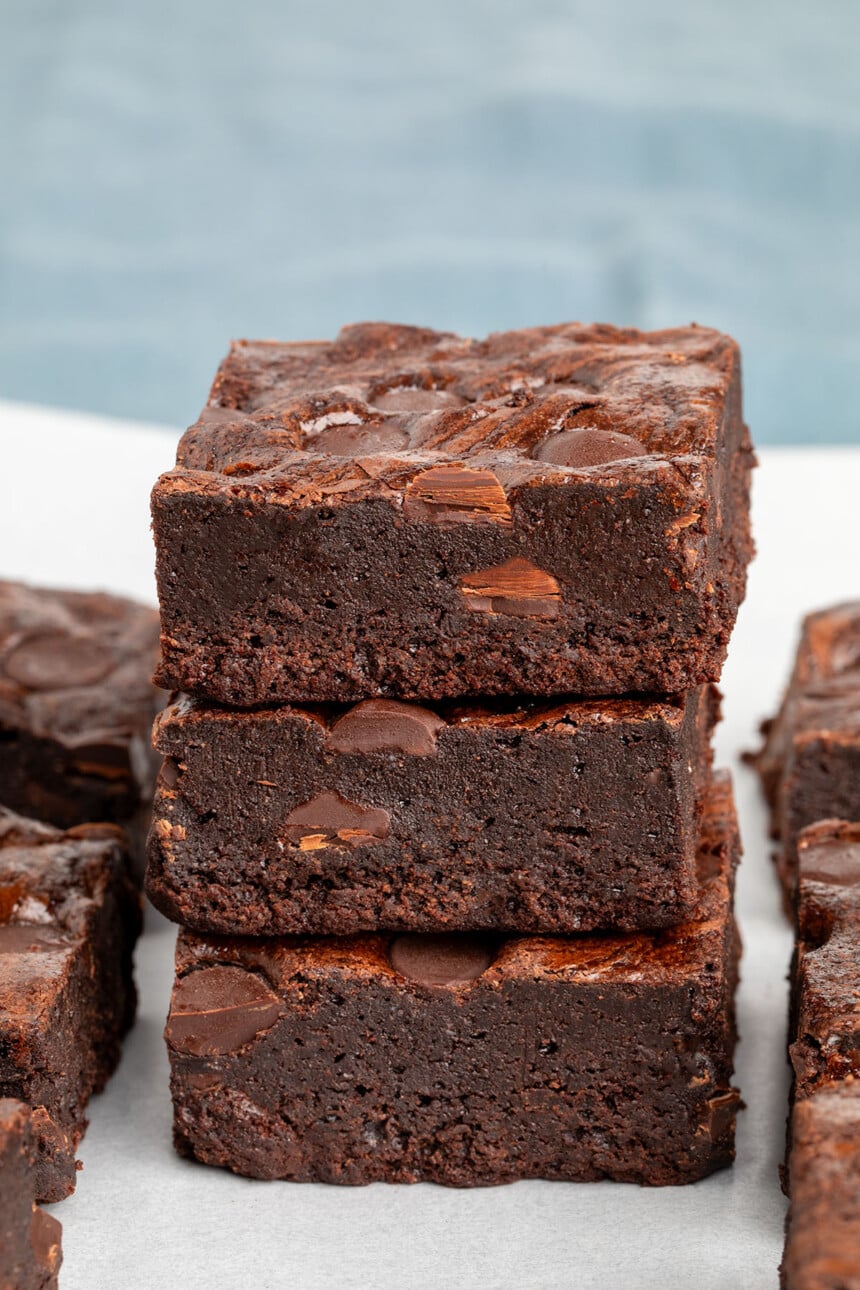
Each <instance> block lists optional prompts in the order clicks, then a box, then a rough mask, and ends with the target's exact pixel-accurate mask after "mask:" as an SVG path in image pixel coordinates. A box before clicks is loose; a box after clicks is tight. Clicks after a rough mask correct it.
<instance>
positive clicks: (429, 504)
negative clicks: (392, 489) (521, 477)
mask: <svg viewBox="0 0 860 1290" xmlns="http://www.w3.org/2000/svg"><path fill="white" fill-rule="evenodd" d="M403 513H404V514H405V516H406V518H407V519H409V520H423V521H425V522H426V523H430V524H451V523H457V522H466V523H478V524H481V523H483V524H487V523H489V524H502V525H509V524H510V523H511V508H510V506H509V505H508V499H507V498H506V497H505V490H504V489H503V488H502V486H501V484H500V483H499V481H498V479H497V478H496V476H495V475H494V474H493V472H492V471H491V470H471V469H470V468H469V467H468V466H458V465H450V466H431V468H430V469H429V470H425V471H422V473H421V474H420V475H416V476H415V478H414V479H413V480H412V481H411V482H410V483H409V485H408V487H407V489H406V495H405V497H404V501H403Z"/></svg>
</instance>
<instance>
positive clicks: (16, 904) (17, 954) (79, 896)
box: [0, 808, 141, 1200]
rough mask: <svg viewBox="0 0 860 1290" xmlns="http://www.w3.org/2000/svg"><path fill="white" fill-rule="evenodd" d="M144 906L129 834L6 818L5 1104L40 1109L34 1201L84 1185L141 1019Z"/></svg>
mask: <svg viewBox="0 0 860 1290" xmlns="http://www.w3.org/2000/svg"><path fill="white" fill-rule="evenodd" d="M140 921H141V919H140V898H139V896H138V894H137V891H136V890H135V887H134V885H133V883H132V881H131V878H130V876H129V872H128V858H127V855H126V850H125V841H124V837H123V834H122V831H121V830H120V829H119V828H118V827H117V826H116V825H111V824H79V825H76V826H75V827H74V828H72V829H69V830H67V831H65V832H63V831H62V830H60V829H56V828H54V827H53V826H51V825H46V824H40V823H36V822H35V821H33V820H25V819H23V818H22V817H20V816H17V815H15V814H13V812H11V811H8V810H6V809H5V808H0V1097H13V1098H20V1099H21V1101H23V1102H27V1103H28V1104H29V1105H30V1106H31V1107H32V1108H33V1119H34V1128H35V1130H36V1137H37V1142H38V1149H39V1161H38V1165H37V1188H36V1194H37V1198H38V1199H39V1200H59V1199H61V1198H62V1197H63V1196H66V1195H68V1194H69V1192H71V1191H72V1190H73V1188H74V1185H75V1150H76V1147H77V1144H78V1141H79V1140H80V1138H81V1135H82V1134H83V1132H84V1129H85V1127H86V1116H85V1111H86V1105H87V1102H88V1100H89V1098H90V1096H91V1094H93V1093H97V1092H98V1091H99V1090H100V1089H101V1088H103V1086H104V1084H105V1082H106V1080H107V1078H108V1076H109V1075H110V1074H111V1072H112V1071H113V1069H114V1067H115V1066H116V1063H117V1061H118V1060H119V1055H120V1040H121V1038H122V1036H123V1034H124V1033H125V1031H126V1030H127V1029H128V1027H129V1026H130V1025H131V1022H132V1020H133V1018H134V1010H135V1003H136V995H135V989H134V982H133V980H132V951H133V948H134V942H135V940H136V939H137V935H138V932H139V930H140Z"/></svg>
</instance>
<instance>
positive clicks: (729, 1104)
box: [705, 1089, 741, 1143]
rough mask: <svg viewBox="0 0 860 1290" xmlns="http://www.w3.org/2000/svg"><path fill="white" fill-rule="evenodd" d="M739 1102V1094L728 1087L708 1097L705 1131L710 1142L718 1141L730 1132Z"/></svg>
mask: <svg viewBox="0 0 860 1290" xmlns="http://www.w3.org/2000/svg"><path fill="white" fill-rule="evenodd" d="M740 1104H741V1098H740V1094H739V1093H738V1092H737V1091H736V1090H735V1089H728V1090H727V1091H726V1092H725V1093H717V1094H716V1095H715V1096H714V1097H710V1098H708V1101H707V1103H706V1105H707V1108H708V1124H707V1127H706V1130H705V1131H706V1133H707V1134H708V1137H709V1138H710V1139H711V1141H712V1142H717V1143H718V1142H720V1141H722V1140H723V1139H724V1138H725V1137H726V1136H727V1135H728V1134H730V1133H731V1132H732V1130H733V1128H734V1123H735V1120H736V1118H737V1113H738V1108H739V1107H740Z"/></svg>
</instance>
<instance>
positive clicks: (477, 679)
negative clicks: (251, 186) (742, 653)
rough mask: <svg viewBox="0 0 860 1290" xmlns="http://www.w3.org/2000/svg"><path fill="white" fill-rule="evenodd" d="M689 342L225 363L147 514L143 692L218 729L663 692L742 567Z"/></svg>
mask: <svg viewBox="0 0 860 1290" xmlns="http://www.w3.org/2000/svg"><path fill="white" fill-rule="evenodd" d="M751 466H752V453H751V447H750V443H749V437H748V433H747V431H746V428H745V426H744V424H743V419H742V415H741V407H740V359H739V354H738V350H737V346H736V345H735V343H734V342H733V341H731V340H730V339H729V338H728V337H724V336H721V335H720V334H719V333H716V332H711V331H707V330H706V329H699V328H687V329H681V330H679V331H674V332H661V333H636V332H626V331H619V330H616V329H613V328H604V327H582V326H580V325H570V326H562V327H557V328H537V329H532V330H527V331H523V332H512V333H506V334H504V335H499V336H493V337H490V338H488V339H487V340H486V341H469V340H463V339H461V338H458V337H452V336H448V335H441V334H437V333H432V332H427V331H423V330H421V329H416V328H399V327H392V326H388V325H385V324H378V325H360V326H358V327H355V328H347V329H346V330H345V331H344V332H342V333H341V335H340V337H339V338H338V339H337V340H336V341H334V342H331V343H324V342H320V343H317V344H313V345H310V346H308V345H298V346H289V345H279V344H275V343H259V342H238V343H237V344H236V345H234V347H233V349H232V350H231V353H230V355H229V356H228V358H227V359H226V360H225V362H224V364H223V365H222V368H221V370H220V372H219V374H218V376H217V378H216V381H215V384H214V386H213V391H212V395H211V399H210V403H209V405H208V407H207V408H206V409H205V411H204V414H203V415H202V417H201V419H200V421H199V422H198V423H197V424H196V425H195V426H193V427H192V428H191V429H190V430H189V431H188V432H187V434H186V435H185V436H184V438H183V440H182V442H181V444H180V447H179V451H178V455H177V466H176V469H175V470H173V471H171V472H170V473H168V474H167V475H164V476H163V477H162V478H161V479H160V480H159V481H158V483H157V484H156V487H155V490H154V492H153V521H154V531H155V536H156V547H157V552H158V582H159V596H160V601H161V608H162V627H163V632H162V650H163V658H162V664H161V668H160V671H159V677H160V680H161V683H162V684H164V685H166V686H169V687H172V688H179V689H187V690H189V691H192V692H194V693H197V694H203V695H206V696H207V697H210V698H212V699H214V700H215V701H216V702H222V703H235V704H239V705H243V706H251V705H254V704H257V703H265V702H281V701H296V702H316V701H331V700H334V701H351V700H357V699H361V698H368V697H374V696H376V697H380V696H388V697H395V698H396V697H399V698H417V699H422V698H423V699H429V698H435V699H440V698H445V697H455V696H458V695H463V694H469V693H473V694H481V693H505V692H507V693H532V694H556V693H564V692H567V693H577V694H583V695H585V694H591V695H594V694H623V693H631V692H669V691H677V690H681V689H686V688H689V687H690V686H691V685H695V684H699V683H701V682H703V681H707V680H715V679H717V677H718V674H719V670H720V666H721V663H722V659H723V657H724V654H725V646H726V644H727V641H728V636H729V634H730V631H731V627H732V625H733V622H734V617H735V614H736V611H737V606H738V604H739V603H740V600H741V598H742V596H743V591H744V585H745V574H746V565H747V562H748V560H749V558H750V556H751V551H752V547H751V541H750V535H749V513H748V511H749V505H748V503H749V498H748V493H749V475H750V469H751Z"/></svg>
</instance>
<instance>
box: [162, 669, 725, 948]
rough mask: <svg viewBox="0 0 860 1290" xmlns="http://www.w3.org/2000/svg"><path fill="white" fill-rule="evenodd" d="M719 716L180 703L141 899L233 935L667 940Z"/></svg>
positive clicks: (683, 700) (688, 701)
mask: <svg viewBox="0 0 860 1290" xmlns="http://www.w3.org/2000/svg"><path fill="white" fill-rule="evenodd" d="M716 707H717V699H716V695H715V694H714V692H713V691H711V690H709V689H707V688H703V689H700V690H692V691H689V692H688V693H687V694H686V695H682V696H680V697H678V698H663V699H661V698H651V699H604V700H593V701H578V702H564V703H557V704H555V705H551V704H547V703H543V704H540V703H530V702H528V701H526V700H517V701H514V702H511V701H508V702H507V703H505V704H502V703H500V702H499V703H496V704H495V705H486V704H485V705H483V706H482V705H479V704H475V703H473V704H471V705H470V706H468V707H450V706H440V707H439V709H438V711H431V710H430V709H429V708H426V707H418V706H416V705H412V704H406V703H395V702H393V701H391V700H378V699H371V700H367V701H365V702H363V703H359V704H358V705H357V706H355V707H353V708H350V709H348V710H347V711H346V712H343V711H342V710H341V709H340V708H335V709H331V708H329V709H325V710H323V709H315V710H309V709H298V708H278V709H265V710H260V711H256V712H243V711H236V710H227V709H223V708H217V707H214V706H212V705H209V704H206V703H201V702H198V701H196V700H191V699H187V698H183V699H181V700H180V701H179V702H178V703H176V704H174V705H172V706H171V707H169V708H168V709H167V710H166V711H165V712H164V713H163V714H162V715H161V716H160V717H159V719H158V722H157V724H156V731H155V741H156V744H157V746H158V747H159V749H160V750H161V751H162V752H163V753H164V754H165V756H166V759H167V760H166V762H165V767H164V772H163V774H162V776H161V780H160V783H159V787H158V791H157V798H156V808H155V813H154V826H153V831H152V835H151V839H150V847H149V856H150V862H149V871H148V875H147V889H148V892H149V895H150V896H151V898H152V900H153V902H154V903H155V904H156V905H157V906H158V908H159V909H161V910H162V911H163V912H164V913H165V914H167V915H168V917H170V918H173V919H175V920H176V921H177V922H180V923H182V924H184V925H185V926H187V927H192V928H194V929H196V930H198V931H205V932H218V933H223V934H227V935H265V936H272V935H285V934H295V933H307V932H310V933H315V934H322V935H342V934H347V933H351V932H357V931H377V930H390V931H437V930H443V929H446V930H449V931H456V930H462V931H468V930H475V929H478V928H485V929H490V930H499V929H508V930H520V931H529V932H537V933H541V932H543V933H549V932H563V933H568V932H574V931H582V930H588V929H593V928H596V927H615V928H624V929H634V928H637V927H663V926H671V925H672V924H674V923H678V922H680V921H682V920H683V919H684V918H685V917H689V916H690V914H691V913H692V911H693V909H694V907H695V900H696V848H697V845H698V821H699V809H700V806H701V801H702V798H703V796H704V793H705V790H706V787H707V780H708V774H709V760H710V751H709V738H710V733H711V728H712V725H713V722H714V719H715V716H716Z"/></svg>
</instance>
